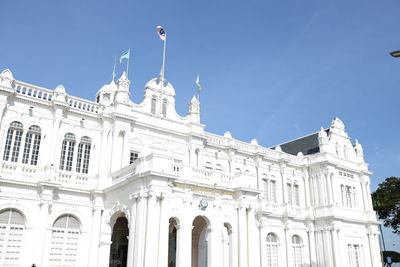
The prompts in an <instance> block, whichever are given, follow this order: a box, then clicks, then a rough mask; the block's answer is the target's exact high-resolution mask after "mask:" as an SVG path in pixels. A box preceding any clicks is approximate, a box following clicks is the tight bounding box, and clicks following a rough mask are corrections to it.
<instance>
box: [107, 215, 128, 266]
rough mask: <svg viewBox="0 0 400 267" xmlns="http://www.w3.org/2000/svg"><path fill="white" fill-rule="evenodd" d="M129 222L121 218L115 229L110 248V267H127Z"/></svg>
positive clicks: (117, 221)
mask: <svg viewBox="0 0 400 267" xmlns="http://www.w3.org/2000/svg"><path fill="white" fill-rule="evenodd" d="M128 235H129V228H128V220H127V219H126V218H125V217H119V218H118V219H117V220H116V222H115V224H114V227H113V231H112V236H111V242H112V243H111V248H110V265H109V266H110V267H126V262H127V255H128V238H127V236H128Z"/></svg>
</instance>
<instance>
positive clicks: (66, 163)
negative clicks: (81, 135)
mask: <svg viewBox="0 0 400 267" xmlns="http://www.w3.org/2000/svg"><path fill="white" fill-rule="evenodd" d="M74 147H75V135H74V134H72V133H67V134H66V135H65V136H64V141H63V142H62V147H61V157H60V170H66V171H71V169H72V159H73V158H74Z"/></svg>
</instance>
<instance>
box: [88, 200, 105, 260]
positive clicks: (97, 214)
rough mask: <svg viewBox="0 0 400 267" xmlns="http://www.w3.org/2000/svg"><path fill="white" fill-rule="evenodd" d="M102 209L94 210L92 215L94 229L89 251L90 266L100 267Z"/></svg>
mask: <svg viewBox="0 0 400 267" xmlns="http://www.w3.org/2000/svg"><path fill="white" fill-rule="evenodd" d="M101 215H102V209H101V208H98V207H96V208H94V210H93V214H92V229H91V233H90V235H91V238H90V239H91V241H90V246H91V248H90V250H89V266H92V267H97V266H98V257H99V248H100V246H99V245H100V244H99V243H100V225H101Z"/></svg>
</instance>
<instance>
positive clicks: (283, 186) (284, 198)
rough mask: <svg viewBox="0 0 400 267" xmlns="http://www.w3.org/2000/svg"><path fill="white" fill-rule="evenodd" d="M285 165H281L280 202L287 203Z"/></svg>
mask: <svg viewBox="0 0 400 267" xmlns="http://www.w3.org/2000/svg"><path fill="white" fill-rule="evenodd" d="M285 170H286V167H285V166H281V170H280V171H281V181H282V202H283V203H288V196H287V184H286V180H285Z"/></svg>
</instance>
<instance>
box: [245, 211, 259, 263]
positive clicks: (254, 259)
mask: <svg viewBox="0 0 400 267" xmlns="http://www.w3.org/2000/svg"><path fill="white" fill-rule="evenodd" d="M247 216H248V217H247V218H248V222H247V229H248V233H249V236H248V240H249V241H248V244H247V246H248V258H249V263H248V264H249V266H251V267H260V248H259V246H258V244H259V243H260V242H259V239H258V236H259V235H258V234H257V232H258V231H257V228H258V226H257V224H256V217H255V216H256V215H255V212H254V209H252V208H249V209H248V211H247Z"/></svg>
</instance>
